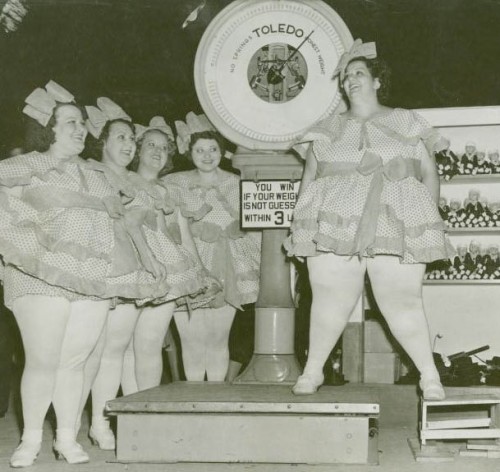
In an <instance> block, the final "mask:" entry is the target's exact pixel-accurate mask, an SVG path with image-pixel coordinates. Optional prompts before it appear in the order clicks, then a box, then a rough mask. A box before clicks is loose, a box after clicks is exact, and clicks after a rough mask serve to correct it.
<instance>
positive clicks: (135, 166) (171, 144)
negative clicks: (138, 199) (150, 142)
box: [127, 128, 176, 178]
mask: <svg viewBox="0 0 500 472" xmlns="http://www.w3.org/2000/svg"><path fill="white" fill-rule="evenodd" d="M151 131H157V132H158V133H161V134H163V136H166V138H167V145H168V152H167V162H166V163H165V165H164V166H163V168H162V169H161V170H160V172H158V178H159V177H163V176H164V175H166V174H168V173H169V172H170V171H171V170H172V169H173V168H174V162H173V158H174V155H175V151H176V147H175V141H174V140H173V139H172V137H171V136H169V135H168V134H167V133H164V132H163V131H162V130H160V129H157V128H153V129H148V130H147V131H146V132H145V133H143V134H142V135H141V137H140V138H139V139H138V140H137V149H136V150H135V155H134V158H133V159H132V162H131V163H130V164H129V165H128V166H127V169H129V170H132V171H134V172H137V169H138V168H139V163H140V154H141V148H142V143H143V142H144V138H145V137H146V135H147V134H148V133H150V132H151Z"/></svg>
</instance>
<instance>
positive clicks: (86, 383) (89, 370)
mask: <svg viewBox="0 0 500 472" xmlns="http://www.w3.org/2000/svg"><path fill="white" fill-rule="evenodd" d="M105 340H106V323H105V324H104V328H103V330H102V331H101V334H100V336H99V339H98V341H97V344H96V345H95V347H94V349H93V350H92V352H91V354H90V356H89V358H88V359H87V362H85V366H84V367H83V388H82V398H81V400H80V406H79V409H78V416H77V420H76V428H75V431H76V435H77V436H78V433H79V431H80V428H81V425H82V416H83V412H84V410H85V405H86V404H87V400H88V398H89V394H90V390H91V388H92V384H93V383H94V380H95V378H96V375H97V372H98V370H99V366H100V364H101V357H102V352H103V351H104V342H105Z"/></svg>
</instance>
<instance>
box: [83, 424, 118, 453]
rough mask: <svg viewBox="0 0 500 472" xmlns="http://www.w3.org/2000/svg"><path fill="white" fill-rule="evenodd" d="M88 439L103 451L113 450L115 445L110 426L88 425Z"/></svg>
mask: <svg viewBox="0 0 500 472" xmlns="http://www.w3.org/2000/svg"><path fill="white" fill-rule="evenodd" d="M89 438H90V441H91V442H92V444H93V445H94V446H98V447H99V449H102V450H104V451H114V450H115V447H116V441H115V435H114V434H113V431H111V429H110V428H94V427H93V426H91V427H90V431H89Z"/></svg>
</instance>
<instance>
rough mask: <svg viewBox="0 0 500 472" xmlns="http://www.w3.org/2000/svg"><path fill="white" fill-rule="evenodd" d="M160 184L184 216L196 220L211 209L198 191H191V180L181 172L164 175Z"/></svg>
mask: <svg viewBox="0 0 500 472" xmlns="http://www.w3.org/2000/svg"><path fill="white" fill-rule="evenodd" d="M161 185H162V186H163V187H164V188H165V189H166V191H167V195H168V196H169V198H170V199H171V201H173V202H174V204H175V206H177V207H178V208H179V209H180V212H181V214H182V216H184V218H190V219H193V220H195V221H198V220H201V219H202V218H203V217H204V216H205V215H206V214H207V213H209V212H210V211H212V206H211V205H209V204H208V203H206V202H205V201H204V200H203V199H202V198H201V197H200V195H199V194H198V192H193V191H192V188H191V186H192V182H191V181H190V180H189V179H188V178H186V177H185V176H184V175H183V174H182V173H180V172H179V173H174V174H170V175H167V176H165V177H164V178H163V179H162V181H161Z"/></svg>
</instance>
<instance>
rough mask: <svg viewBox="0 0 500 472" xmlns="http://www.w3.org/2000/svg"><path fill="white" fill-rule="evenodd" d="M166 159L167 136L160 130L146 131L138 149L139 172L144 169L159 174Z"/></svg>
mask: <svg viewBox="0 0 500 472" xmlns="http://www.w3.org/2000/svg"><path fill="white" fill-rule="evenodd" d="M167 161H168V138H167V136H166V135H165V134H164V133H162V132H161V131H157V130H151V131H147V132H146V134H145V135H144V138H143V140H142V144H141V148H140V150H139V166H138V168H137V172H138V173H139V174H141V173H143V171H146V172H148V174H149V173H156V174H159V173H160V172H161V171H162V170H163V168H164V167H165V165H166V164H167Z"/></svg>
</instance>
